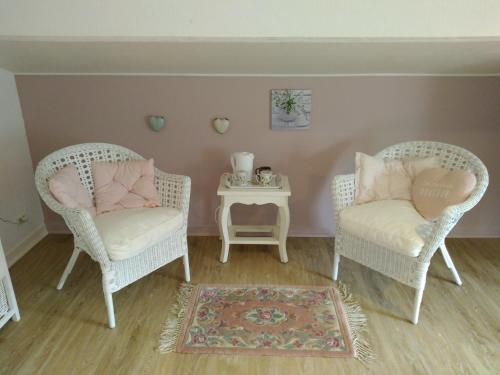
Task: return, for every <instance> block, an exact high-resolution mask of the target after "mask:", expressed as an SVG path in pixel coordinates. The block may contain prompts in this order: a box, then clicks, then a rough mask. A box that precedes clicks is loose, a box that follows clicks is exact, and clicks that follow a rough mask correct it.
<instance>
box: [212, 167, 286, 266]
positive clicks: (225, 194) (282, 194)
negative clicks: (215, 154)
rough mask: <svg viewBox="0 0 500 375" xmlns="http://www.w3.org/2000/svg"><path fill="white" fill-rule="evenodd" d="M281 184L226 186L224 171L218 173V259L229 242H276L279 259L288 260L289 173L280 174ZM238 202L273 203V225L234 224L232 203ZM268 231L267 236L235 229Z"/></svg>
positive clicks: (223, 257) (224, 257) (224, 256)
mask: <svg viewBox="0 0 500 375" xmlns="http://www.w3.org/2000/svg"><path fill="white" fill-rule="evenodd" d="M280 178H281V188H280V189H275V188H269V189H265V188H259V189H246V188H244V187H241V188H229V187H227V186H226V184H225V181H226V180H225V177H224V175H223V176H221V179H220V182H219V188H218V189H217V195H218V196H220V200H221V202H220V210H219V231H220V236H221V239H222V250H221V255H220V261H221V262H222V263H226V262H227V258H228V256H229V245H231V244H259V245H260V244H262V245H278V248H279V254H280V259H281V261H282V262H283V263H286V262H288V256H287V253H286V238H287V236H288V228H289V226H290V210H289V208H288V197H289V196H291V195H292V193H291V191H290V184H289V182H288V177H286V176H283V175H281V176H280ZM233 203H241V204H246V205H250V204H257V205H262V204H269V203H271V204H275V205H276V206H278V217H277V220H276V224H275V225H233V224H232V221H231V205H233ZM245 232H247V233H271V236H270V237H244V236H238V235H237V234H238V233H245Z"/></svg>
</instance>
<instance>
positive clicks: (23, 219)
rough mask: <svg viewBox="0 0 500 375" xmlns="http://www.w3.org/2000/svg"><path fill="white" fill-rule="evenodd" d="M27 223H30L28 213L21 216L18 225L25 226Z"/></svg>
mask: <svg viewBox="0 0 500 375" xmlns="http://www.w3.org/2000/svg"><path fill="white" fill-rule="evenodd" d="M27 221H28V215H26V213H23V214H21V215H19V217H18V218H17V224H24V223H26V222H27Z"/></svg>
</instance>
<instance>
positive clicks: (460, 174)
mask: <svg viewBox="0 0 500 375" xmlns="http://www.w3.org/2000/svg"><path fill="white" fill-rule="evenodd" d="M475 186H476V176H474V174H473V173H471V172H469V171H449V170H447V169H444V168H431V169H426V170H424V171H423V172H421V173H419V174H418V175H417V177H416V178H415V180H414V181H413V185H412V191H411V198H412V201H413V204H414V205H415V208H416V209H417V211H418V212H420V214H421V215H422V216H423V217H424V218H426V219H427V220H432V219H435V218H436V217H438V216H439V215H440V214H441V213H442V212H443V210H444V209H445V208H446V207H448V206H451V205H454V204H459V203H462V202H464V201H465V200H466V199H467V198H468V197H469V195H470V194H471V193H472V190H474V187H475Z"/></svg>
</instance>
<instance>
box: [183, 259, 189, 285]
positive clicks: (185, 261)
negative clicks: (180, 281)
mask: <svg viewBox="0 0 500 375" xmlns="http://www.w3.org/2000/svg"><path fill="white" fill-rule="evenodd" d="M182 263H183V264H184V279H185V280H186V282H187V283H188V282H190V281H191V273H190V272H189V256H188V255H187V254H184V255H183V256H182Z"/></svg>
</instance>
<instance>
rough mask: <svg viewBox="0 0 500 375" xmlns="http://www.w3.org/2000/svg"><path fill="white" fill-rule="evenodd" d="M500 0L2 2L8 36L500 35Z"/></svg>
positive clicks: (0, 22)
mask: <svg viewBox="0 0 500 375" xmlns="http://www.w3.org/2000/svg"><path fill="white" fill-rule="evenodd" d="M499 20H500V1H498V0H418V1H410V0H376V1H374V0H311V1H289V0H247V1H244V0H215V1H208V0H182V1H181V0H143V1H137V0H106V1H103V0H86V1H68V0H44V1H40V0H2V1H1V3H0V36H26V37H47V36H53V37H64V38H68V37H96V36H97V37H122V38H125V39H129V38H127V37H132V38H133V37H136V38H137V37H139V38H140V37H157V38H163V37H208V38H210V37H227V38H233V37H248V38H254V37H281V38H282V37H285V38H309V37H324V38H344V37H348V38H373V37H382V38H383V37H387V38H393V37H402V38H414V37H418V38H435V37H442V38H448V37H452V38H454V37H499V36H500V22H499Z"/></svg>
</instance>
